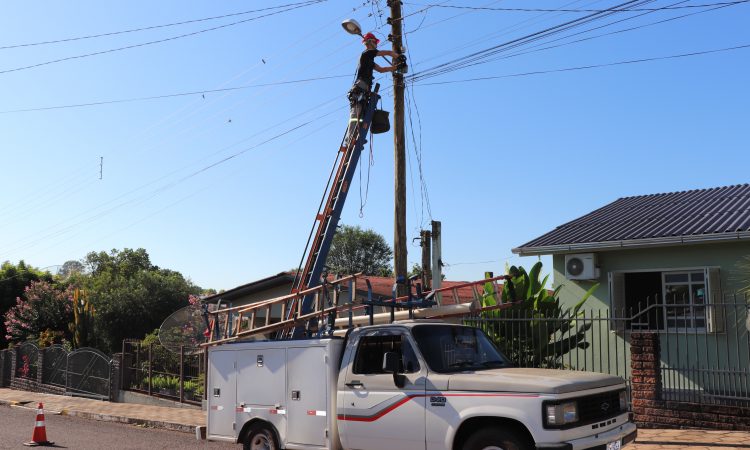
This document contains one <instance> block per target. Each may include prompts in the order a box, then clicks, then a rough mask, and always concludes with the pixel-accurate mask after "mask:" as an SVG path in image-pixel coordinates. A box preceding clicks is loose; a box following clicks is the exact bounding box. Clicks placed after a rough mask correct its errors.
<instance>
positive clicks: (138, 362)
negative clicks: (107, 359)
mask: <svg viewBox="0 0 750 450" xmlns="http://www.w3.org/2000/svg"><path fill="white" fill-rule="evenodd" d="M122 354H123V367H122V381H121V386H122V389H124V390H129V391H135V392H140V393H143V394H148V395H152V396H156V397H163V398H168V399H171V400H176V401H179V402H182V403H190V404H197V405H199V404H200V403H201V400H202V399H203V396H204V392H205V373H206V362H205V353H204V352H203V351H200V352H198V353H194V352H191V351H190V349H189V348H186V347H181V349H180V351H179V352H172V351H170V350H168V349H166V348H165V347H163V346H162V345H160V344H148V345H144V344H143V343H142V342H141V341H134V340H125V341H123V345H122Z"/></svg>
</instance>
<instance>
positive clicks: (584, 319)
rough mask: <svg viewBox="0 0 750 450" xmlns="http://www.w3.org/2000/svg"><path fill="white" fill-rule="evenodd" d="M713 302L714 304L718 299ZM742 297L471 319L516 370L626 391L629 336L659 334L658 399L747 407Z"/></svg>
mask: <svg viewBox="0 0 750 450" xmlns="http://www.w3.org/2000/svg"><path fill="white" fill-rule="evenodd" d="M717 298H719V297H717ZM747 300H748V299H747V297H744V296H739V295H727V296H723V298H722V300H721V301H718V302H714V303H713V304H710V305H703V304H696V303H695V302H693V303H680V301H681V299H675V298H665V299H664V301H659V299H658V298H655V297H654V298H652V299H651V301H650V302H649V301H644V302H642V303H640V304H639V307H638V308H634V309H627V310H625V309H622V310H620V311H617V312H616V313H615V314H612V313H610V310H608V309H603V310H593V311H592V310H586V311H580V312H579V314H577V315H575V316H574V317H573V316H570V315H569V314H568V315H565V314H564V315H562V316H547V317H545V316H544V315H542V314H540V313H538V312H536V313H535V312H532V311H523V310H514V309H509V310H504V311H497V312H492V313H491V314H486V315H485V316H483V317H471V318H468V319H466V323H468V324H471V325H476V326H479V327H480V328H482V329H483V330H484V331H485V332H486V333H487V334H488V335H489V336H490V337H491V338H492V339H493V340H494V341H495V342H496V343H497V345H498V347H499V348H500V349H501V350H502V351H503V352H504V353H505V355H506V356H507V357H508V358H509V359H511V360H512V361H513V363H514V364H515V365H517V366H519V367H547V368H559V369H570V370H587V371H593V372H601V373H607V374H611V375H617V376H620V377H622V378H624V379H625V380H626V381H627V382H628V385H630V378H631V365H630V361H631V358H630V333H631V332H636V331H638V332H642V331H648V332H653V333H657V334H658V335H659V347H660V367H661V374H660V375H661V385H660V393H659V395H660V396H661V398H662V399H664V400H672V401H682V402H692V403H704V404H719V405H750V337H749V334H750V332H749V331H748V328H750V318H749V317H748V308H750V306H749V305H750V304H749V303H748V301H747Z"/></svg>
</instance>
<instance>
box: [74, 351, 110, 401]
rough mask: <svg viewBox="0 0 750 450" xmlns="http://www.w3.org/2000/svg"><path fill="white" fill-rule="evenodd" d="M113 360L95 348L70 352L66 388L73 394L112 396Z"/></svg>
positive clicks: (99, 396) (104, 397)
mask: <svg viewBox="0 0 750 450" xmlns="http://www.w3.org/2000/svg"><path fill="white" fill-rule="evenodd" d="M111 387H112V360H111V359H110V358H109V357H108V356H107V355H105V354H104V353H102V352H100V351H99V350H97V349H95V348H88V347H85V348H79V349H78V350H75V351H73V352H70V353H69V354H68V357H67V364H66V368H65V390H66V391H67V392H68V393H70V394H71V395H77V396H82V397H92V398H102V399H108V398H110V394H111Z"/></svg>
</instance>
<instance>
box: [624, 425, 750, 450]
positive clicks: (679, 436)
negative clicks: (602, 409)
mask: <svg viewBox="0 0 750 450" xmlns="http://www.w3.org/2000/svg"><path fill="white" fill-rule="evenodd" d="M625 448H626V449H628V450H631V449H632V450H678V449H686V450H726V449H729V448H739V449H750V433H749V432H745V431H710V430H663V429H657V430H647V429H639V430H638V440H637V441H636V443H635V444H631V445H629V446H627V447H625Z"/></svg>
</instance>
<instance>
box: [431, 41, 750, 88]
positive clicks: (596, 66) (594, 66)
mask: <svg viewBox="0 0 750 450" xmlns="http://www.w3.org/2000/svg"><path fill="white" fill-rule="evenodd" d="M747 48H750V44H744V45H737V46H734V47H725V48H718V49H713V50H704V51H697V52H690V53H682V54H678V55H669V56H657V57H653V58H640V59H631V60H627V61H617V62H613V63H605V64H591V65H586V66H577V67H566V68H562V69H550V70H537V71H533V72H522V73H514V74H508V75H496V76H489V77H477V78H466V79H462V80H450V81H436V82H432V83H419V85H420V86H437V85H444V84H455V83H469V82H473V81H486V80H497V79H501V78H516V77H525V76H531V75H543V74H548V73H559V72H573V71H577V70H587V69H599V68H602V67H613V66H621V65H627V64H638V63H644V62H652V61H663V60H668V59H678V58H687V57H691V56H701V55H708V54H712V53H722V52H729V51H734V50H743V49H747Z"/></svg>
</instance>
